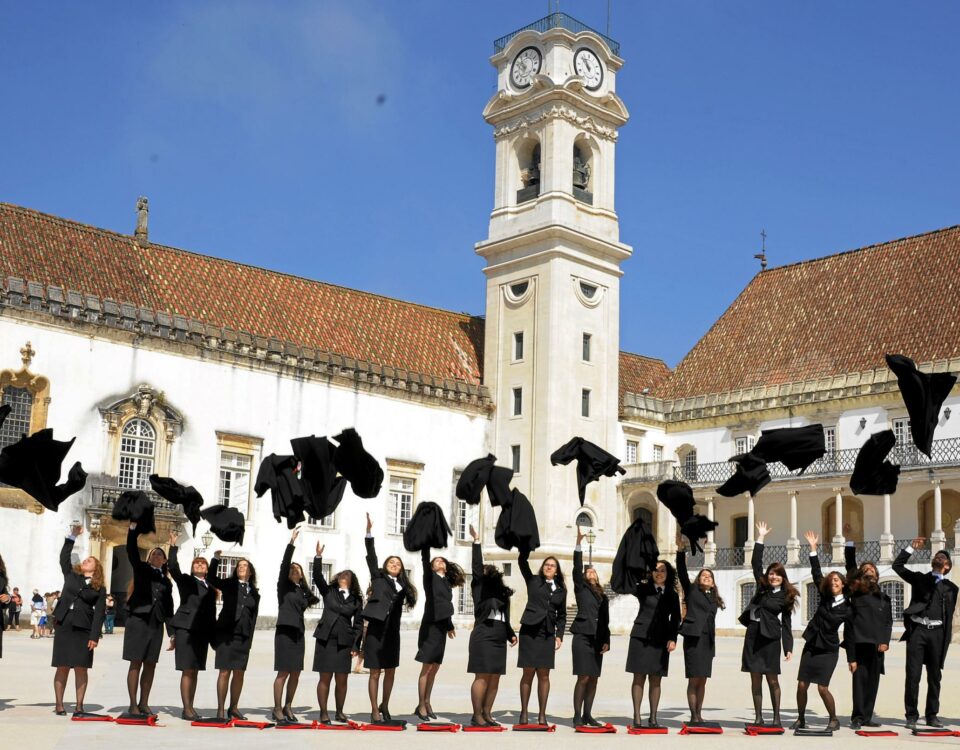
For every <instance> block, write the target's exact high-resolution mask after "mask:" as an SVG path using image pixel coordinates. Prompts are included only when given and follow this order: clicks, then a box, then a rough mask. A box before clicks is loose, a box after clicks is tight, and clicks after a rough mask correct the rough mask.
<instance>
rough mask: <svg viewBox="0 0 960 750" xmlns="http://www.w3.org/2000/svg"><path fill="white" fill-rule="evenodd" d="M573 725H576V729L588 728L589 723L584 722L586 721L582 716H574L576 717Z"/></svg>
mask: <svg viewBox="0 0 960 750" xmlns="http://www.w3.org/2000/svg"><path fill="white" fill-rule="evenodd" d="M573 725H574V726H575V727H583V726H586V725H587V722H586V721H584V719H583V717H582V716H574V717H573Z"/></svg>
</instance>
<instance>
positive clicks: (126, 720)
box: [113, 714, 160, 727]
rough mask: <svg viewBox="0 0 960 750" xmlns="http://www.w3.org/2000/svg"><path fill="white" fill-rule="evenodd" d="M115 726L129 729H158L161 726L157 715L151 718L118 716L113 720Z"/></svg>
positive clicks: (152, 715)
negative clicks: (119, 725)
mask: <svg viewBox="0 0 960 750" xmlns="http://www.w3.org/2000/svg"><path fill="white" fill-rule="evenodd" d="M113 723H114V724H121V725H122V726H127V727H157V726H160V725H159V724H157V715H156V714H151V715H150V716H124V715H121V716H118V717H117V718H116V719H114V720H113Z"/></svg>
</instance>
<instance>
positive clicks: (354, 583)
mask: <svg viewBox="0 0 960 750" xmlns="http://www.w3.org/2000/svg"><path fill="white" fill-rule="evenodd" d="M345 575H348V576H350V595H351V596H355V597H357V599H359V600H360V601H361V602H362V601H363V590H362V589H361V588H360V581H358V580H357V574H356V573H354V572H353V571H352V570H350V569H349V568H346V569H344V570H340V571H338V572H337V573H336V574H335V575H334V576H333V578H332V579H331V580H330V581H328V582H327V583H329V584H330V585H331V586H339V585H340V576H345Z"/></svg>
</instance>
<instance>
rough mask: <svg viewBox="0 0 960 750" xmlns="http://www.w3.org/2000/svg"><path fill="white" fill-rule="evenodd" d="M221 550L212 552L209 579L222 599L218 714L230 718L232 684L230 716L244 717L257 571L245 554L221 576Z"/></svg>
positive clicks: (216, 638)
mask: <svg viewBox="0 0 960 750" xmlns="http://www.w3.org/2000/svg"><path fill="white" fill-rule="evenodd" d="M221 554H222V553H221V552H220V550H217V551H216V552H214V553H213V567H212V568H211V570H210V572H209V573H208V574H207V580H208V581H210V584H211V585H212V586H213V587H214V588H215V589H217V591H219V592H220V596H221V597H222V601H223V607H222V608H221V609H220V615H219V617H218V618H217V625H216V630H215V631H214V634H213V647H214V649H215V652H216V660H215V661H214V666H215V667H216V668H217V669H218V670H219V671H220V673H219V674H218V675H217V718H218V719H224V718H228V717H227V714H226V713H225V710H224V706H225V705H226V702H227V689H228V688H229V690H230V712H229V718H231V719H239V720H241V721H243V720H244V719H246V717H245V716H244V715H243V714H242V713H240V692H241V691H242V690H243V679H244V676H245V674H246V669H247V662H248V661H249V660H250V646H251V645H252V644H253V633H254V631H255V630H256V627H257V614H258V613H259V611H260V591H259V590H258V589H257V571H256V570H255V569H254V567H253V563H251V562H250V561H249V560H247V559H246V558H241V559H240V560H237V564H236V565H235V566H234V568H233V574H232V575H231V576H230V577H229V578H221V577H220V571H221V570H222V569H223V567H222V566H223V561H222V559H221V557H220V556H221ZM231 677H232V679H231Z"/></svg>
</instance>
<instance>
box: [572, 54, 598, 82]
mask: <svg viewBox="0 0 960 750" xmlns="http://www.w3.org/2000/svg"><path fill="white" fill-rule="evenodd" d="M573 67H574V69H575V70H576V71H577V75H578V76H580V77H581V78H582V79H583V85H584V86H585V87H586V88H588V89H589V90H590V91H596V90H597V89H598V88H600V84H601V83H603V66H602V65H601V64H600V60H599V59H598V58H597V56H596V55H595V54H594V53H593V51H591V50H589V49H587V48H586V47H582V48H580V49H578V50H577V53H576V54H575V55H574V56H573Z"/></svg>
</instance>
